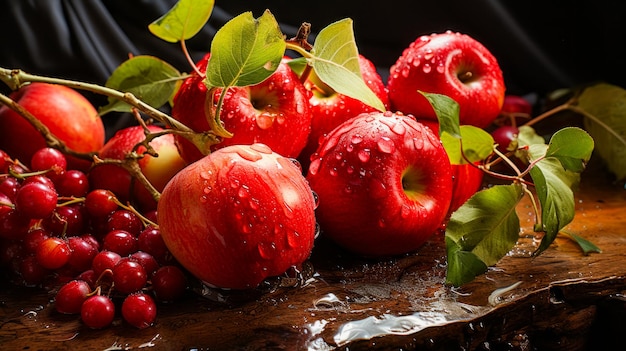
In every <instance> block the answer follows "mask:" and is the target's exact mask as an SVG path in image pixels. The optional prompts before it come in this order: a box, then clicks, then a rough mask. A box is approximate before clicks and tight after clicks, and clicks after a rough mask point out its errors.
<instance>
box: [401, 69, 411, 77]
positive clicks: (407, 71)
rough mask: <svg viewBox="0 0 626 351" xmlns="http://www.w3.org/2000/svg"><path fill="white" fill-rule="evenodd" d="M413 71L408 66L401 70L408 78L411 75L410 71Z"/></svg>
mask: <svg viewBox="0 0 626 351" xmlns="http://www.w3.org/2000/svg"><path fill="white" fill-rule="evenodd" d="M410 72H411V70H410V69H409V68H408V67H404V68H402V70H401V71H400V74H401V75H402V76H403V77H404V78H407V77H408V76H409V73H410Z"/></svg>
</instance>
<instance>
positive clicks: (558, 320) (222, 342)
mask: <svg viewBox="0 0 626 351" xmlns="http://www.w3.org/2000/svg"><path fill="white" fill-rule="evenodd" d="M599 174H600V175H597V176H596V175H593V176H590V175H588V174H585V177H584V179H583V180H584V181H583V184H582V186H581V190H580V191H579V192H578V193H577V195H576V197H577V201H578V203H577V214H576V218H575V220H574V222H573V223H571V224H570V225H569V226H568V227H567V229H568V230H569V231H571V232H573V233H576V234H578V235H581V236H582V237H584V238H586V239H588V240H590V241H592V242H593V243H595V244H596V245H598V246H599V247H600V248H601V249H602V250H603V252H602V253H600V254H595V253H594V254H590V255H588V256H584V255H582V253H581V252H580V250H579V249H578V247H577V246H576V245H575V244H573V243H572V242H571V241H569V240H568V239H566V238H558V239H557V240H556V241H555V243H554V244H553V245H552V246H551V247H550V248H549V249H548V250H547V251H545V252H544V253H543V254H542V255H540V256H538V257H534V258H531V257H530V256H529V253H530V252H531V251H532V249H533V248H534V247H535V245H537V244H538V242H537V240H536V239H537V238H535V237H533V236H532V233H531V232H530V228H531V226H532V223H533V221H532V218H531V217H530V216H531V213H530V210H529V207H528V204H527V203H522V204H521V205H520V207H519V211H518V212H519V214H520V218H521V220H522V223H523V225H524V227H525V228H526V230H525V231H524V232H523V233H522V234H521V238H520V242H519V244H518V246H517V247H516V249H515V250H513V251H512V252H511V253H510V255H509V256H507V257H506V258H504V259H503V260H502V261H501V262H500V263H499V264H498V265H497V266H496V267H493V268H491V269H490V270H489V271H488V272H487V273H486V274H485V275H483V276H480V277H478V278H477V279H476V280H475V281H473V282H471V283H469V284H467V285H465V286H463V287H461V288H458V289H453V288H450V287H448V286H446V285H445V284H444V276H445V250H444V247H443V240H442V237H441V235H439V236H437V237H435V238H433V239H432V240H431V241H429V242H428V243H427V244H426V245H425V246H424V247H422V248H421V249H420V250H419V251H418V252H416V253H414V254H411V255H407V256H405V257H401V258H395V259H387V260H379V261H367V260H363V259H358V258H355V257H351V256H350V255H349V254H347V253H345V252H342V251H340V250H338V249H337V248H336V247H334V246H333V245H331V244H329V243H326V242H324V241H320V242H319V243H318V244H317V247H316V250H315V253H314V256H313V257H312V259H311V262H312V264H313V267H314V268H315V273H316V274H315V275H314V277H313V279H311V280H310V281H309V282H308V284H306V285H305V286H303V287H298V288H280V289H277V290H276V291H273V292H270V293H264V294H255V295H254V296H252V295H242V294H237V293H230V294H229V293H223V294H220V295H219V298H220V299H221V300H222V301H220V302H218V301H214V300H212V299H207V298H203V297H200V296H199V295H197V294H194V293H190V294H189V296H188V297H187V298H186V299H185V300H184V301H182V302H177V303H174V304H170V305H160V306H159V308H160V310H159V318H158V321H157V323H156V325H155V326H154V327H151V328H148V329H145V330H137V329H134V328H132V327H129V326H128V325H126V324H124V323H123V322H122V321H121V319H119V318H118V320H116V324H115V325H114V326H113V327H111V328H108V329H106V330H89V329H87V328H85V327H83V326H82V325H81V323H80V321H79V320H78V318H77V317H72V316H62V315H59V314H57V313H55V312H54V311H53V307H52V305H51V304H50V303H49V299H50V297H49V296H47V295H46V293H45V292H42V291H33V290H30V289H24V288H16V287H11V286H7V284H4V285H2V286H1V287H0V345H2V348H3V349H7V350H53V349H54V350H75V349H90V350H122V349H124V350H125V349H142V348H148V349H155V350H181V349H183V350H184V349H198V350H232V349H245V350H304V349H308V350H347V349H349V350H360V349H368V350H393V349H403V350H407V349H425V350H531V349H533V350H545V349H549V350H586V349H606V346H608V345H614V342H616V341H617V340H618V339H619V338H621V335H623V333H624V332H625V331H626V327H625V326H624V324H623V323H614V322H613V321H614V320H623V319H624V317H626V298H625V297H624V292H625V291H626V249H625V245H626V232H625V229H624V225H625V224H626V213H625V212H624V207H625V205H626V190H624V188H623V187H622V186H621V185H612V184H611V183H610V181H609V178H608V177H607V176H604V175H602V173H599ZM498 289H501V290H498ZM494 292H495V293H494ZM620 334H621V335H620Z"/></svg>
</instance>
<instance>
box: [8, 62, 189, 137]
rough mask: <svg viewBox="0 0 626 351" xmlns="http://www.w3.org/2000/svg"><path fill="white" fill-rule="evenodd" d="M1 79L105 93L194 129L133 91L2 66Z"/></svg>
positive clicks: (170, 123)
mask: <svg viewBox="0 0 626 351" xmlns="http://www.w3.org/2000/svg"><path fill="white" fill-rule="evenodd" d="M0 79H1V80H2V81H4V82H5V83H6V84H7V85H9V87H11V88H12V89H13V90H16V89H19V88H20V87H22V86H23V85H25V84H27V83H29V82H42V83H50V84H59V85H65V86H68V87H70V88H74V89H79V90H85V91H90V92H93V93H97V94H100V95H104V96H108V97H111V98H115V99H118V100H121V101H124V102H126V103H127V104H129V105H131V106H133V107H135V108H137V109H138V110H139V111H141V112H143V113H145V114H146V115H148V116H150V117H152V118H154V119H156V120H158V121H159V122H162V123H164V124H165V125H167V126H170V127H172V128H176V129H179V130H184V131H192V130H191V129H190V128H189V127H187V126H185V125H184V124H182V123H180V122H178V121H177V120H175V119H174V118H172V117H170V116H168V115H167V114H166V113H163V112H161V111H159V110H158V109H156V108H154V107H152V106H150V105H148V104H146V103H145V102H143V101H141V100H139V99H138V98H137V97H135V95H133V94H132V93H127V92H126V93H125V92H121V91H118V90H115V89H111V88H107V87H104V86H101V85H97V84H91V83H85V82H79V81H74V80H67V79H60V78H51V77H44V76H38V75H34V74H29V73H26V72H24V71H22V70H9V69H6V68H2V67H0Z"/></svg>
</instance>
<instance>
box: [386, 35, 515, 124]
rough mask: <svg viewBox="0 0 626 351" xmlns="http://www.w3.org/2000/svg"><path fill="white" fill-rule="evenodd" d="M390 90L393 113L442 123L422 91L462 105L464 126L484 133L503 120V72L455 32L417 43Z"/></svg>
mask: <svg viewBox="0 0 626 351" xmlns="http://www.w3.org/2000/svg"><path fill="white" fill-rule="evenodd" d="M387 88H388V89H389V101H390V103H391V108H392V109H393V110H396V111H402V112H403V113H405V114H413V115H415V117H417V118H420V119H421V118H428V119H432V120H436V119H437V117H436V115H435V112H434V110H433V108H432V107H431V105H430V103H429V102H428V100H426V98H425V97H424V96H423V95H422V94H421V93H420V91H422V92H427V93H437V94H443V95H447V96H449V97H450V98H452V99H454V100H455V101H456V102H457V103H458V104H459V107H460V116H459V118H460V122H461V124H469V125H474V126H476V127H480V128H485V127H487V126H488V125H490V124H491V123H492V122H493V121H494V119H495V118H496V117H498V114H499V113H500V109H501V107H502V103H503V101H504V95H505V85H504V79H503V76H502V70H501V69H500V66H499V64H498V61H497V60H496V58H495V57H494V56H493V55H492V54H491V52H489V50H487V48H485V46H483V45H482V44H481V43H480V42H478V41H477V40H475V39H473V38H472V37H470V36H468V35H466V34H461V33H453V32H451V31H447V32H445V33H435V34H432V35H428V36H426V35H424V36H421V37H419V38H417V39H416V40H415V41H414V42H412V43H411V44H410V46H409V47H407V48H406V49H405V50H404V52H403V53H402V55H401V56H400V57H399V58H398V60H397V61H396V63H395V64H394V65H393V66H392V67H391V69H390V75H389V79H388V81H387Z"/></svg>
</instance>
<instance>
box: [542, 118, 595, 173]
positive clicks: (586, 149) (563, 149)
mask: <svg viewBox="0 0 626 351" xmlns="http://www.w3.org/2000/svg"><path fill="white" fill-rule="evenodd" d="M592 152H593V139H592V138H591V137H590V136H589V134H587V132H585V131H584V130H582V129H580V128H576V127H568V128H563V129H561V130H559V131H557V132H556V133H554V134H553V135H552V138H550V143H549V144H548V150H547V151H546V157H555V158H556V159H558V160H559V161H560V162H561V164H562V165H563V167H564V168H565V169H566V170H570V171H573V172H582V171H583V170H584V169H585V165H586V164H587V162H588V161H589V158H591V153H592Z"/></svg>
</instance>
